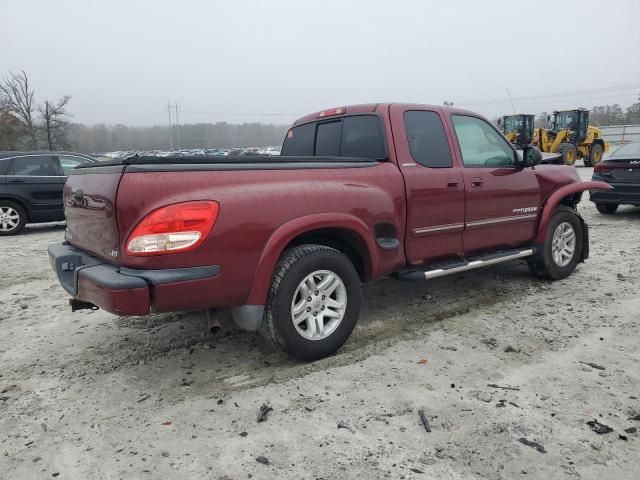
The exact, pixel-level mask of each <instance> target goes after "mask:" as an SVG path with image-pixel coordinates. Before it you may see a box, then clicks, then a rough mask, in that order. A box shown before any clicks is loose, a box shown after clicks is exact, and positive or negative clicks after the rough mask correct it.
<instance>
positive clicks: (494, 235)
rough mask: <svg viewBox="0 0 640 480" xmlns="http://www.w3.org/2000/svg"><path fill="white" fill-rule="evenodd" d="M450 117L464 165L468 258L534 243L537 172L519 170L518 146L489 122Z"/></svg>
mask: <svg viewBox="0 0 640 480" xmlns="http://www.w3.org/2000/svg"><path fill="white" fill-rule="evenodd" d="M450 118H451V123H452V126H453V130H454V132H455V136H456V138H457V140H458V145H457V147H458V149H457V153H458V154H459V155H460V159H461V161H462V164H463V168H462V176H463V179H464V186H465V193H466V198H465V231H464V235H463V244H464V254H465V256H471V255H474V254H477V253H481V252H486V251H492V250H499V249H503V248H513V247H518V246H522V245H527V244H530V243H531V241H532V239H533V237H534V233H535V229H536V225H537V219H538V213H539V208H540V187H539V184H538V179H537V177H536V175H535V173H534V171H533V169H531V168H521V167H520V166H518V161H517V158H518V157H517V156H516V151H515V150H514V148H513V147H512V146H511V144H510V143H509V142H507V141H506V140H505V139H504V137H503V136H502V135H500V133H499V132H498V131H497V130H496V129H495V128H494V127H493V126H492V125H491V124H489V123H488V122H487V121H486V120H484V119H482V118H479V117H475V116H472V115H462V114H453V115H451V117H450Z"/></svg>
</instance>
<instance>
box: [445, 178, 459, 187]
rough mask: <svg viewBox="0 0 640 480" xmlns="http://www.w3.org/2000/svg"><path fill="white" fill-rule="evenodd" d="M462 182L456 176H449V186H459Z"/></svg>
mask: <svg viewBox="0 0 640 480" xmlns="http://www.w3.org/2000/svg"><path fill="white" fill-rule="evenodd" d="M459 184H460V182H458V180H456V179H455V178H447V187H457V186H458V185H459Z"/></svg>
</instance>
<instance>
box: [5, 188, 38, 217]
mask: <svg viewBox="0 0 640 480" xmlns="http://www.w3.org/2000/svg"><path fill="white" fill-rule="evenodd" d="M0 200H8V201H9V202H13V203H16V204H18V205H20V206H21V207H22V209H23V210H24V213H25V214H26V215H27V222H29V221H30V220H31V212H30V211H29V208H28V207H27V202H26V201H24V200H23V199H21V198H20V197H15V196H13V195H6V194H2V193H0Z"/></svg>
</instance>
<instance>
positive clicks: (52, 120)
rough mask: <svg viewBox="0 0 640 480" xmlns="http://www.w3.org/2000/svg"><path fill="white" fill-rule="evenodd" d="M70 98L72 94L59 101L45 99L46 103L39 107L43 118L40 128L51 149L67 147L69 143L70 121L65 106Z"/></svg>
mask: <svg viewBox="0 0 640 480" xmlns="http://www.w3.org/2000/svg"><path fill="white" fill-rule="evenodd" d="M70 100H71V96H70V95H65V96H64V97H62V98H61V99H60V100H58V102H57V103H54V102H51V101H49V100H45V102H44V105H40V106H39V107H38V112H40V117H41V118H42V124H41V125H40V126H39V128H40V130H41V131H42V132H43V134H44V137H45V139H46V141H47V147H48V148H49V150H55V149H56V148H57V147H65V146H66V144H67V132H68V129H69V121H68V120H67V119H66V116H67V112H66V109H65V107H66V106H67V104H68V103H69V101H70Z"/></svg>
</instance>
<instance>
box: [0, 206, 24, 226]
mask: <svg viewBox="0 0 640 480" xmlns="http://www.w3.org/2000/svg"><path fill="white" fill-rule="evenodd" d="M18 225H20V214H19V213H18V211H17V210H15V209H13V208H11V207H0V230H1V231H3V232H10V231H12V230H15V229H16V228H18Z"/></svg>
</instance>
